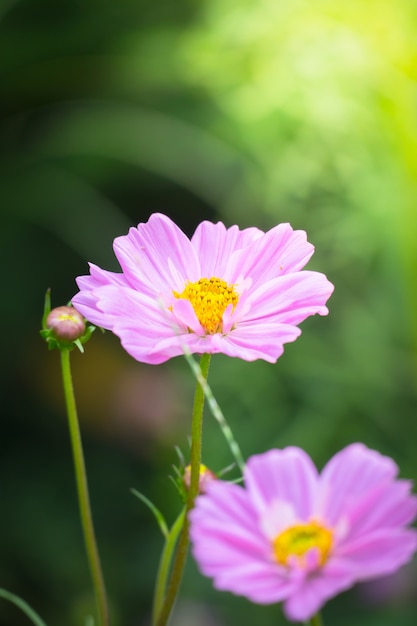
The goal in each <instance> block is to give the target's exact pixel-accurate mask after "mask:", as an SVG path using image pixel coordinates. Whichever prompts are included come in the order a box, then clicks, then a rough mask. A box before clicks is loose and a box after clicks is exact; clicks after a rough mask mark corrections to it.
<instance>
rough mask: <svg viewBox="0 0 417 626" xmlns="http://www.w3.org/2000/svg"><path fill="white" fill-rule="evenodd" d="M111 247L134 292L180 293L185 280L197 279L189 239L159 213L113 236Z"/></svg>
mask: <svg viewBox="0 0 417 626" xmlns="http://www.w3.org/2000/svg"><path fill="white" fill-rule="evenodd" d="M113 247H114V252H115V254H116V257H117V259H118V261H119V263H120V265H121V267H122V269H123V272H124V274H125V275H126V279H127V280H128V281H129V283H130V285H131V286H132V287H134V288H136V289H141V290H143V289H144V287H145V288H147V289H148V290H149V291H150V292H157V293H158V292H166V291H167V292H172V291H173V290H175V291H182V289H183V288H184V285H185V282H186V280H191V281H196V280H198V279H199V278H201V273H200V263H199V260H198V258H197V255H196V253H195V251H194V248H193V246H192V245H191V242H190V240H189V239H188V237H187V236H186V235H185V234H184V233H183V232H182V230H181V229H180V228H178V226H177V225H176V224H174V222H173V221H172V220H170V219H169V218H168V217H166V216H165V215H162V214H160V213H155V214H153V215H151V217H150V218H149V220H148V222H147V223H145V224H139V225H138V227H137V228H131V229H130V230H129V233H128V234H127V235H124V236H122V237H117V238H116V239H115V240H114V244H113ZM172 268H175V271H174V272H173V271H172Z"/></svg>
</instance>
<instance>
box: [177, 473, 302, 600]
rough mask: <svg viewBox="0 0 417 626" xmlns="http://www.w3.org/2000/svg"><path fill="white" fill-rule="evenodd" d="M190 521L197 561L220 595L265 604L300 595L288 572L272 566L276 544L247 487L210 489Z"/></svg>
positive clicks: (214, 485) (215, 486)
mask: <svg viewBox="0 0 417 626" xmlns="http://www.w3.org/2000/svg"><path fill="white" fill-rule="evenodd" d="M189 518H190V536H191V540H192V545H193V547H192V550H193V555H194V557H195V560H196V561H197V563H198V565H199V568H200V570H201V571H202V572H203V573H204V574H205V575H206V576H210V577H212V578H214V586H215V587H216V588H217V589H222V590H225V591H231V592H233V593H236V594H240V595H244V596H246V597H248V598H250V599H252V600H253V601H255V602H261V603H271V602H278V601H280V600H281V599H282V598H285V597H287V595H288V593H290V592H291V591H292V589H294V586H295V584H296V583H295V582H294V581H293V580H288V576H287V573H286V571H285V570H284V568H282V567H280V566H279V565H277V564H276V563H275V562H274V561H271V559H270V552H271V544H270V542H269V541H268V540H267V539H266V538H265V537H264V535H263V533H262V532H260V530H259V527H258V523H257V515H256V511H254V510H253V507H252V505H251V502H250V500H249V499H248V497H247V494H246V492H245V490H244V489H242V487H239V486H237V485H230V484H228V483H223V482H215V483H210V485H209V488H208V493H207V494H206V495H204V496H200V497H198V498H197V501H196V505H195V508H194V509H193V510H192V511H191V512H190V514H189Z"/></svg>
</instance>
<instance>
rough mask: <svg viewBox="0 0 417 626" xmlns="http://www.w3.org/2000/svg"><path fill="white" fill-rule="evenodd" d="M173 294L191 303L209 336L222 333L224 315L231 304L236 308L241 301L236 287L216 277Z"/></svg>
mask: <svg viewBox="0 0 417 626" xmlns="http://www.w3.org/2000/svg"><path fill="white" fill-rule="evenodd" d="M173 293H174V296H175V297H176V298H183V299H184V300H188V301H189V302H191V304H192V306H193V309H194V312H195V314H196V316H197V318H198V321H199V322H200V324H201V325H202V326H203V327H204V329H205V330H206V332H207V333H208V334H209V335H213V334H214V333H218V332H222V330H223V324H222V319H223V313H224V312H225V310H226V308H227V307H228V305H229V304H232V305H233V308H235V306H236V304H237V303H238V300H239V295H238V294H237V293H236V291H235V289H234V285H229V284H228V283H226V281H224V280H222V279H221V278H216V276H212V277H211V278H200V280H198V281H197V282H196V283H191V282H190V283H187V284H186V286H185V288H184V290H183V291H182V292H181V293H178V291H174V292H173Z"/></svg>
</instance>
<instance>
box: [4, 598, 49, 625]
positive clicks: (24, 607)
mask: <svg viewBox="0 0 417 626" xmlns="http://www.w3.org/2000/svg"><path fill="white" fill-rule="evenodd" d="M0 598H4V599H5V600H9V602H12V603H13V604H14V605H16V606H17V607H18V608H19V609H20V610H21V611H22V612H23V613H24V614H25V615H26V616H27V617H28V618H29V619H30V620H31V621H32V622H33V623H34V624H35V626H46V624H45V622H44V621H43V620H42V619H41V618H40V617H39V615H38V614H37V613H36V612H35V611H34V610H33V609H32V608H31V607H30V606H29V605H28V604H27V602H25V601H24V600H22V598H19V596H16V595H15V594H14V593H10V591H7V590H6V589H0Z"/></svg>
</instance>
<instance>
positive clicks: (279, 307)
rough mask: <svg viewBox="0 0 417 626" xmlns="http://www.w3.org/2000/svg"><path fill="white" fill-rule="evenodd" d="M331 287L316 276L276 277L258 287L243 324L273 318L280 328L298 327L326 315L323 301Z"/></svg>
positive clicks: (251, 296) (252, 294) (249, 301)
mask: <svg viewBox="0 0 417 626" xmlns="http://www.w3.org/2000/svg"><path fill="white" fill-rule="evenodd" d="M333 289H334V287H333V285H332V284H331V283H330V282H329V281H328V280H327V278H326V276H324V274H320V273H319V272H308V271H304V272H300V273H297V274H287V275H285V276H280V277H279V278H276V279H274V280H271V281H269V282H268V283H265V284H263V285H261V286H260V287H258V289H256V290H255V291H254V292H253V293H251V295H250V297H248V304H249V305H250V307H251V308H250V311H249V312H248V313H247V314H246V316H245V321H249V322H250V321H252V322H257V323H259V322H260V321H264V320H268V319H269V318H273V319H274V321H278V322H281V323H284V324H294V325H295V324H299V323H300V322H302V321H304V320H305V319H306V318H307V317H308V316H310V315H314V314H316V313H319V314H320V315H327V314H328V310H327V307H326V306H325V303H326V301H327V300H328V298H329V297H330V295H331V294H332V292H333Z"/></svg>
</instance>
